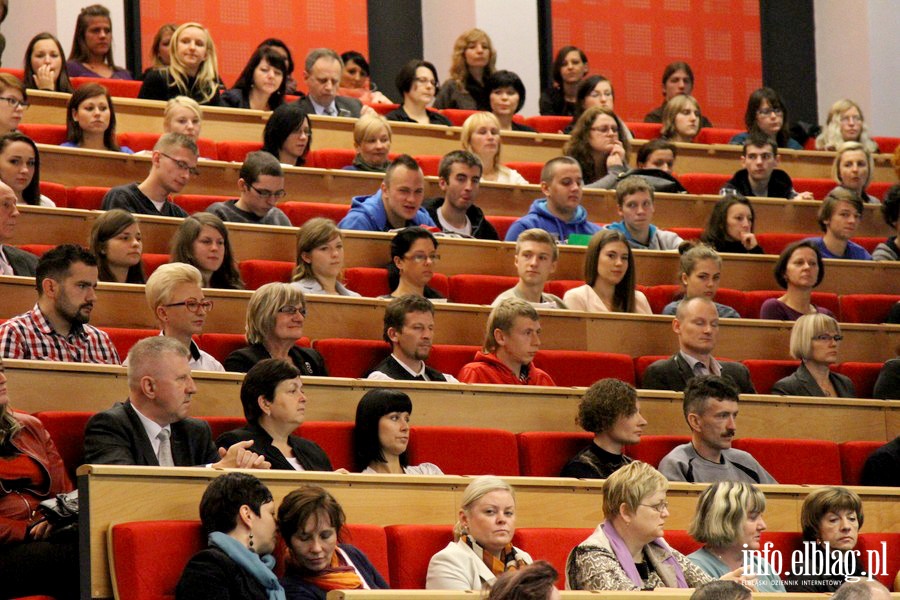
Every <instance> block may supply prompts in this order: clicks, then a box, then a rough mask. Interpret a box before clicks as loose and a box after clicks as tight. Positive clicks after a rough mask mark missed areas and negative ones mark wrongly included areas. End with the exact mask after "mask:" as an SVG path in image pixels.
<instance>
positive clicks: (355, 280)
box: [344, 267, 391, 298]
mask: <svg viewBox="0 0 900 600" xmlns="http://www.w3.org/2000/svg"><path fill="white" fill-rule="evenodd" d="M344 285H346V286H347V287H348V288H349V289H351V290H353V291H354V292H356V293H357V294H362V295H363V296H366V297H369V298H377V297H378V296H384V295H385V294H390V293H391V288H390V287H388V276H387V269H378V268H374V267H350V268H349V269H344Z"/></svg>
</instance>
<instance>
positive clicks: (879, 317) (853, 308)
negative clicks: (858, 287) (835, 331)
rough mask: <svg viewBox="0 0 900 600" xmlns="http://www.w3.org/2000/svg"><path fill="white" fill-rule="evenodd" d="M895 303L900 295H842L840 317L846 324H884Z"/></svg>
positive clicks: (899, 298)
mask: <svg viewBox="0 0 900 600" xmlns="http://www.w3.org/2000/svg"><path fill="white" fill-rule="evenodd" d="M897 302H900V295H892V294H844V295H843V296H841V299H840V304H841V316H842V317H843V320H844V321H846V322H847V323H876V324H877V323H884V322H885V320H886V319H887V316H888V313H890V311H891V308H892V307H893V306H894V304H896V303H897Z"/></svg>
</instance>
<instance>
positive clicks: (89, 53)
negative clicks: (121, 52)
mask: <svg viewBox="0 0 900 600" xmlns="http://www.w3.org/2000/svg"><path fill="white" fill-rule="evenodd" d="M66 69H67V70H68V72H69V77H98V78H103V79H133V77H132V76H131V73H129V72H128V71H126V70H125V69H123V68H122V67H118V66H116V62H115V60H113V50H112V19H110V16H109V9H108V8H106V7H105V6H103V5H101V4H92V5H90V6H85V7H84V8H82V9H81V12H80V13H79V14H78V20H77V21H75V35H74V36H73V38H72V49H71V52H69V62H67V63H66Z"/></svg>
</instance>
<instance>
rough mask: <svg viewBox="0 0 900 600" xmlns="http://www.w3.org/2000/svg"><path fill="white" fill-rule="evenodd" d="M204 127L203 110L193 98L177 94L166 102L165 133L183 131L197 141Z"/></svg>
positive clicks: (164, 113)
mask: <svg viewBox="0 0 900 600" xmlns="http://www.w3.org/2000/svg"><path fill="white" fill-rule="evenodd" d="M202 127H203V111H202V110H201V108H200V105H199V104H198V103H197V101H196V100H194V99H193V98H189V97H188V96H175V97H174V98H172V99H170V100H169V101H168V102H166V110H165V112H163V133H172V132H175V133H181V134H184V135H186V136H188V137H189V138H191V139H192V140H194V142H195V143H196V142H197V140H198V139H199V138H200V129H201V128H202Z"/></svg>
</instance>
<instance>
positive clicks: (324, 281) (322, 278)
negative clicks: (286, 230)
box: [291, 217, 359, 298]
mask: <svg viewBox="0 0 900 600" xmlns="http://www.w3.org/2000/svg"><path fill="white" fill-rule="evenodd" d="M343 270H344V237H343V235H341V230H340V229H338V226H337V225H335V223H334V221H332V220H331V219H325V218H323V217H316V218H315V219H310V220H309V221H307V222H306V223H304V224H303V227H301V228H300V230H299V231H298V232H297V266H296V267H294V275H293V277H292V278H291V281H292V284H291V285H293V286H294V287H296V288H298V289H299V290H300V291H302V292H303V293H304V294H330V295H332V296H355V297H357V298H358V297H359V294H357V293H356V292H354V291H351V290H348V289H347V288H346V287H344V284H343V283H341V271H343Z"/></svg>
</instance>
